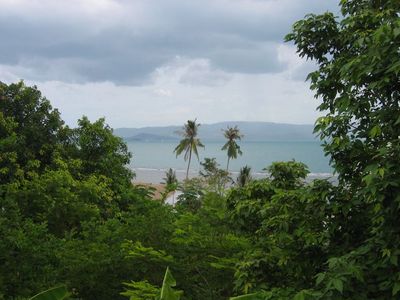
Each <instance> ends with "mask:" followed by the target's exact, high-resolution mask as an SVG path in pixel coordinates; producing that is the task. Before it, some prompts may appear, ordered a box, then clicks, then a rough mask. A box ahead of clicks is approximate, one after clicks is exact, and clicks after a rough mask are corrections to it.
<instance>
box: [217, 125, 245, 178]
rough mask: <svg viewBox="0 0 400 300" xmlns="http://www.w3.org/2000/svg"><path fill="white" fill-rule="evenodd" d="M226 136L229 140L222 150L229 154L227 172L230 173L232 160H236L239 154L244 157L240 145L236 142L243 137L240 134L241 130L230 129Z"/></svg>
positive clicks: (226, 131)
mask: <svg viewBox="0 0 400 300" xmlns="http://www.w3.org/2000/svg"><path fill="white" fill-rule="evenodd" d="M224 136H225V138H226V139H227V142H226V143H225V145H224V146H223V147H222V149H221V150H227V154H228V162H227V164H226V170H227V171H229V161H230V160H231V159H236V158H237V156H238V154H239V155H242V154H243V153H242V151H241V150H240V147H239V145H238V144H237V143H236V140H241V139H242V137H243V135H242V134H241V133H240V131H239V128H238V127H237V126H235V127H229V126H228V128H227V129H226V130H224Z"/></svg>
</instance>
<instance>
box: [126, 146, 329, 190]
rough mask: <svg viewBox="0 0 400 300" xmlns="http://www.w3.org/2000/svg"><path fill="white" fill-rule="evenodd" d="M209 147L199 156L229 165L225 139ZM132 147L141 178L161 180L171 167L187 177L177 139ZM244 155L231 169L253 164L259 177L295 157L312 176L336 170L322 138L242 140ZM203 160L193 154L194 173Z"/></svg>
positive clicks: (234, 162) (133, 161)
mask: <svg viewBox="0 0 400 300" xmlns="http://www.w3.org/2000/svg"><path fill="white" fill-rule="evenodd" d="M204 144H205V148H204V149H203V148H200V149H199V158H200V161H202V160H203V159H204V158H205V157H210V158H211V157H215V158H216V160H217V162H218V163H219V164H220V167H221V168H226V163H227V154H226V152H225V151H222V150H221V148H222V146H223V143H218V142H209V143H204ZM127 145H128V149H129V151H130V152H131V153H132V160H131V164H130V167H131V168H132V169H133V170H134V171H135V173H136V180H137V181H139V182H152V183H159V182H160V181H162V177H163V175H164V173H165V171H166V170H167V169H168V168H172V169H175V170H176V171H177V175H178V178H183V177H184V174H185V170H186V167H187V163H186V162H185V161H184V159H183V155H181V156H178V157H176V155H175V154H174V153H173V151H174V149H175V147H176V145H177V142H139V141H135V142H127ZM239 145H240V148H241V150H242V152H243V155H242V156H238V158H237V159H234V160H231V161H230V163H229V170H230V171H231V172H232V173H237V172H238V171H239V169H240V168H241V167H243V166H245V165H248V166H250V167H251V168H252V171H253V174H254V175H256V177H261V176H263V174H265V172H263V169H264V168H265V167H267V166H269V165H270V164H271V163H272V162H274V161H288V160H292V159H295V160H296V161H301V162H303V163H305V164H306V165H307V166H308V168H309V170H310V172H311V174H310V175H311V177H329V176H331V174H332V172H333V170H332V168H331V167H330V166H329V158H328V157H326V156H324V152H323V149H322V146H321V143H320V142H319V141H312V142H241V143H239ZM199 170H200V163H199V161H198V160H197V158H196V157H195V156H194V157H192V163H191V166H190V173H191V175H192V176H195V175H196V174H198V172H199Z"/></svg>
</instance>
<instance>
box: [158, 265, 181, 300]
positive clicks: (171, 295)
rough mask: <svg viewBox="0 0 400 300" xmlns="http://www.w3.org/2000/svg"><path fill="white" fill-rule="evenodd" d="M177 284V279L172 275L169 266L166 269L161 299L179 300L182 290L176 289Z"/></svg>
mask: <svg viewBox="0 0 400 300" xmlns="http://www.w3.org/2000/svg"><path fill="white" fill-rule="evenodd" d="M175 286H176V281H175V279H174V277H172V274H171V272H170V271H169V267H167V270H166V271H165V275H164V280H163V284H162V287H161V292H160V300H179V299H180V298H181V295H182V291H174V290H173V287H175Z"/></svg>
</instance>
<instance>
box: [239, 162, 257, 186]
mask: <svg viewBox="0 0 400 300" xmlns="http://www.w3.org/2000/svg"><path fill="white" fill-rule="evenodd" d="M252 180H253V177H252V176H251V167H249V166H244V167H243V168H240V171H239V175H238V177H237V179H236V184H237V185H238V186H239V187H244V186H245V185H246V184H248V183H249V182H250V181H252Z"/></svg>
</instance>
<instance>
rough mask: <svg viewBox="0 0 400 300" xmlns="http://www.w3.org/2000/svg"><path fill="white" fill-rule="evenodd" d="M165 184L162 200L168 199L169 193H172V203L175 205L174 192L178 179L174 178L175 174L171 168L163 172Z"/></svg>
mask: <svg viewBox="0 0 400 300" xmlns="http://www.w3.org/2000/svg"><path fill="white" fill-rule="evenodd" d="M163 179H164V182H165V191H164V193H163V195H162V200H163V201H165V199H166V198H167V197H168V195H169V193H171V192H172V198H173V199H172V203H173V204H174V203H175V191H176V189H177V188H178V179H177V178H176V172H175V171H174V170H172V169H171V168H169V169H168V171H166V172H165V177H164V178H163Z"/></svg>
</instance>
